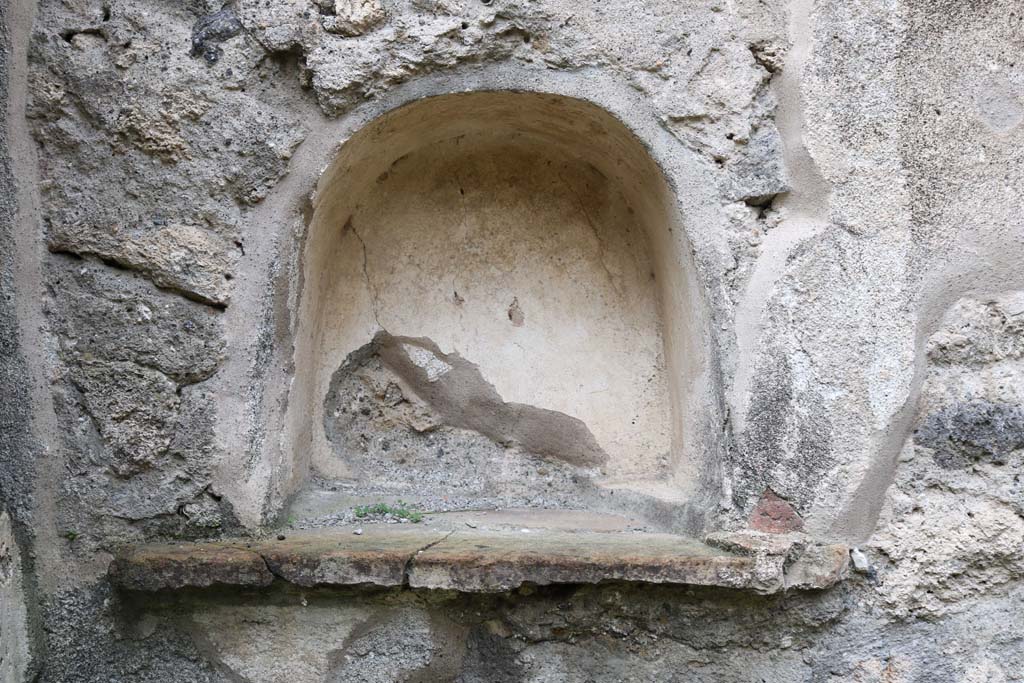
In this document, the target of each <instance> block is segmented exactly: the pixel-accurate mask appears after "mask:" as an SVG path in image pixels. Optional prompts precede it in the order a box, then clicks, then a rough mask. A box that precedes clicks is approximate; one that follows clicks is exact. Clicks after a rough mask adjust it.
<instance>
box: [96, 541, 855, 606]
mask: <svg viewBox="0 0 1024 683" xmlns="http://www.w3.org/2000/svg"><path fill="white" fill-rule="evenodd" d="M358 531H363V530H361V529H359V530H357V529H356V528H354V527H353V528H348V527H335V528H331V529H322V530H316V531H307V532H298V533H292V534H289V535H288V536H287V537H282V536H278V537H276V539H277V540H274V539H269V540H245V539H241V540H234V541H220V542H212V543H182V544H175V545H148V546H140V547H136V548H131V549H128V550H126V551H125V552H123V553H121V554H119V555H118V556H117V557H116V558H115V559H114V561H113V562H112V563H111V565H110V570H109V574H110V578H111V580H112V582H113V583H114V585H116V586H118V587H120V588H123V589H127V590H136V591H158V590H167V589H179V588H188V587H199V588H201V587H208V586H213V585H227V586H250V587H252V586H268V585H270V584H271V583H272V582H273V580H274V579H275V578H277V579H280V580H283V581H286V582H288V583H292V584H296V585H299V586H304V587H314V586H349V585H367V584H369V585H375V586H382V587H388V586H410V587H412V588H434V589H447V590H456V591H463V592H502V591H508V590H511V589H514V588H516V587H518V586H521V585H523V584H527V583H529V584H536V585H546V584H555V583H598V582H600V581H634V582H642V583H662V584H686V585H695V586H720V587H726V588H734V589H740V590H750V591H753V592H755V593H761V594H769V593H776V592H780V591H784V590H790V589H799V590H806V589H821V588H827V587H829V586H832V585H834V584H835V583H837V582H839V581H840V580H842V579H843V578H844V577H845V576H846V575H847V573H848V565H849V549H848V548H847V547H846V546H843V545H826V544H821V543H816V542H814V541H812V540H810V539H808V538H807V537H806V536H804V535H803V534H786V535H784V536H782V535H779V536H772V535H768V534H759V533H757V532H743V533H738V534H715V535H712V536H710V537H709V538H708V543H701V542H699V541H697V540H695V539H691V538H687V537H684V536H675V535H670V534H655V533H642V534H639V533H618V532H616V533H608V532H593V531H579V532H576V531H564V530H550V529H539V530H538V529H531V530H529V531H528V532H527V533H524V532H522V531H481V530H475V529H467V530H465V531H463V530H457V531H439V530H435V529H425V528H417V529H410V528H408V527H398V528H396V527H394V526H383V525H380V526H369V527H367V528H366V529H365V531H364V532H363V533H357V532H358Z"/></svg>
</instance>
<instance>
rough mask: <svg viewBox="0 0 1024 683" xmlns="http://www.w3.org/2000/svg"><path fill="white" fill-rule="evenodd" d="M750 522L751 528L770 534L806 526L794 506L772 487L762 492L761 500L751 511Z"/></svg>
mask: <svg viewBox="0 0 1024 683" xmlns="http://www.w3.org/2000/svg"><path fill="white" fill-rule="evenodd" d="M749 524H750V528H751V529H754V530H756V531H764V532H766V533H769V534H784V533H787V532H789V531H801V530H802V529H803V528H804V520H802V519H800V515H798V514H797V513H796V510H794V509H793V506H792V505H790V504H789V503H787V502H786V501H785V500H783V499H782V498H780V497H779V496H778V495H776V493H775V492H774V491H772V490H771V489H765V490H764V493H763V494H761V500H759V501H758V503H757V506H756V507H755V508H754V510H753V512H751V513H750V522H749Z"/></svg>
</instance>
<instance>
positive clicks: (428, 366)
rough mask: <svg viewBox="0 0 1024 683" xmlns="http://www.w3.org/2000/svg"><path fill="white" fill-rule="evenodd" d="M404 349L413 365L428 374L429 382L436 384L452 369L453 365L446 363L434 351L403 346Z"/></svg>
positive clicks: (419, 347) (409, 345)
mask: <svg viewBox="0 0 1024 683" xmlns="http://www.w3.org/2000/svg"><path fill="white" fill-rule="evenodd" d="M402 349H403V350H404V351H405V353H406V355H407V356H409V360H411V361H412V363H413V365H415V366H416V367H418V368H420V369H421V370H423V372H425V373H426V375H427V381H428V382H436V381H437V380H438V379H440V378H441V377H442V376H443V375H445V374H447V373H448V372H449V371H451V369H452V366H451V365H449V364H448V363H445V362H444V361H443V360H441V359H440V358H439V357H438V356H437V355H436V354H434V353H433V352H432V351H430V350H429V349H426V348H424V347H422V346H415V345H413V344H402Z"/></svg>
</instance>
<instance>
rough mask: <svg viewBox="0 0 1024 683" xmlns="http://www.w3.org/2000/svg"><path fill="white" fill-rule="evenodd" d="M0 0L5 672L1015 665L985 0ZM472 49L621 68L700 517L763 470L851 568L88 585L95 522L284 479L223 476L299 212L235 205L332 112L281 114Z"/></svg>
mask: <svg viewBox="0 0 1024 683" xmlns="http://www.w3.org/2000/svg"><path fill="white" fill-rule="evenodd" d="M0 11H2V12H3V15H2V16H3V28H4V31H3V36H4V39H5V40H6V41H7V44H9V45H10V47H11V49H9V50H5V51H4V53H3V55H4V57H3V61H0V73H2V74H3V78H4V80H2V81H0V84H2V85H4V86H5V87H4V91H5V94H6V95H7V98H6V101H7V102H8V116H7V126H6V127H5V129H4V136H3V138H2V139H0V142H2V143H3V144H0V152H2V154H0V157H2V159H3V164H2V165H0V190H2V191H0V254H2V262H0V284H2V289H3V293H4V296H3V297H0V349H2V353H0V376H2V379H3V381H2V382H0V419H2V422H3V429H2V430H0V505H2V507H3V510H2V511H0V519H3V520H4V521H3V522H2V528H0V598H2V599H3V606H2V607H0V617H2V619H0V622H2V623H0V672H2V674H3V676H5V677H6V678H5V680H8V679H9V680H22V679H27V678H28V676H30V675H31V674H30V673H27V672H31V671H33V670H36V671H39V672H40V676H39V679H40V680H46V681H102V680H118V681H121V680H138V681H144V680H149V681H203V680H209V681H239V680H247V681H276V680H282V679H283V678H288V677H297V678H302V679H303V680H323V681H335V680H336V681H358V680H366V681H389V680H406V681H415V680H422V681H428V680H462V681H494V680H508V681H576V680H580V681H582V680H599V681H614V680H678V681H701V680H707V681H712V680H713V681H753V680H780V681H849V680H853V681H933V680H943V681H946V680H949V681H972V682H973V681H1019V680H1024V674H1022V673H1021V672H1022V671H1024V617H1022V616H1021V615H1024V609H1022V607H1024V604H1022V602H1024V587H1022V581H1021V579H1022V575H1024V560H1022V551H1021V548H1022V545H1024V521H1022V520H1024V510H1022V495H1024V494H1022V488H1021V484H1020V481H1019V473H1020V469H1021V465H1022V458H1024V454H1022V447H1024V437H1022V432H1024V417H1022V408H1021V405H1022V400H1021V399H1022V397H1021V393H1020V392H1021V389H1020V387H1021V386H1024V365H1022V361H1021V338H1022V336H1024V329H1022V323H1021V321H1022V320H1024V308H1022V304H1021V296H1022V294H1021V292H1022V291H1024V275H1022V272H1024V271H1021V269H1020V267H1019V264H1020V263H1022V262H1024V224H1022V218H1021V217H1022V216H1024V211H1022V210H1021V209H1022V208H1024V207H1021V196H1022V192H1021V190H1022V188H1024V177H1022V175H1021V174H1022V173H1024V167H1022V166H1021V164H1020V163H1019V162H1018V160H1017V157H1018V156H1019V149H1020V148H1021V145H1022V143H1024V139H1022V136H1024V125H1022V121H1024V63H1021V62H1020V61H1019V59H1018V57H1019V54H1020V49H1021V47H1022V43H1024V12H1021V10H1020V8H1019V7H1018V6H1017V3H1016V2H1014V1H1013V0H997V1H994V2H987V3H980V2H968V1H967V0H963V1H959V0H957V1H953V0H950V1H943V2H935V1H934V0H927V1H926V0H860V1H858V2H848V3H829V2H814V1H813V0H793V1H792V2H789V3H783V2H763V1H762V2H755V1H753V0H750V1H747V0H743V1H739V0H738V1H736V2H721V3H716V2H707V3H703V2H701V3H696V2H695V3H679V2H674V1H673V2H667V1H666V2H647V3H637V2H635V1H627V0H620V1H614V2H603V3H578V2H562V1H561V0H544V1H543V2H541V1H536V2H527V1H526V0H507V1H506V0H492V1H490V2H487V1H480V2H477V1H476V0H472V1H471V0H462V1H456V0H430V1H424V0H393V1H390V2H388V1H385V2H383V3H380V2H377V1H376V0H353V1H351V2H348V1H344V0H340V1H339V2H336V3H330V2H319V1H318V2H314V1H313V0H308V1H307V0H287V1H282V2H271V3H268V2H250V1H249V0H240V1H239V2H237V3H234V4H229V5H226V6H224V7H222V6H220V4H219V3H212V2H210V3H206V2H201V1H198V0H193V1H191V2H180V3H179V2H171V1H169V0H164V1H160V0H111V1H110V2H100V1H98V0H67V1H65V2H57V1H56V0H42V2H40V3H39V4H38V7H36V6H35V3H33V2H31V1H30V0H23V1H21V2H15V3H12V4H10V5H9V6H7V7H5V8H4V9H2V10H0ZM33 15H34V16H33ZM484 69H497V70H499V71H501V70H502V69H508V70H510V71H512V70H516V71H517V73H525V74H538V75H537V78H538V79H539V78H541V76H540V75H539V74H544V75H545V77H548V76H550V75H551V74H554V75H555V76H557V77H558V78H565V79H568V80H572V79H595V78H596V77H595V74H601V77H602V78H604V77H607V78H610V79H613V80H616V81H618V82H621V83H623V84H625V87H626V88H627V89H633V90H635V91H636V92H639V93H640V95H641V96H642V98H643V99H645V100H646V101H647V102H648V103H649V105H650V107H651V109H652V111H653V112H654V114H655V118H656V120H657V125H658V126H660V127H661V128H662V129H664V130H665V131H667V132H668V133H669V134H670V135H671V137H672V139H674V140H675V141H676V143H677V144H678V146H679V147H678V150H675V151H670V152H666V153H667V154H671V155H679V156H680V157H681V158H683V159H685V163H686V164H689V165H690V166H692V168H694V169H699V170H700V171H701V173H702V174H703V175H704V177H705V178H706V185H701V186H698V185H694V186H692V187H678V188H676V189H677V191H679V193H680V195H681V196H683V197H684V199H683V200H682V202H683V204H684V206H685V207H686V208H687V209H688V210H689V213H688V215H687V225H686V229H687V231H688V236H689V239H690V241H691V243H692V245H693V250H694V255H695V259H696V263H697V270H698V273H697V275H698V278H699V280H700V282H701V283H702V286H703V287H704V289H705V292H706V297H707V300H708V303H709V306H710V308H711V311H712V318H713V320H712V324H711V325H710V328H711V329H712V331H713V332H714V334H715V335H716V344H717V346H718V347H719V348H720V349H721V358H720V359H719V364H720V366H721V367H720V371H721V375H722V377H721V392H722V396H723V402H724V404H725V405H726V406H727V408H728V420H727V422H726V424H725V425H724V427H723V443H724V444H725V445H726V446H727V448H726V449H724V450H723V452H722V453H721V458H722V466H723V469H724V471H725V474H726V476H725V483H726V487H725V490H724V491H722V492H721V495H719V496H718V497H717V499H716V503H717V504H719V505H720V506H721V510H720V516H719V519H718V520H716V521H717V523H719V524H722V525H742V524H744V523H745V521H746V520H747V519H748V518H749V516H750V514H751V511H752V509H753V508H754V507H755V505H756V504H757V503H758V501H760V500H764V499H765V498H764V495H765V491H767V490H770V491H772V492H773V497H779V498H781V499H784V500H786V501H788V503H789V505H791V506H792V508H793V510H795V512H796V513H797V514H798V515H800V518H801V519H802V523H803V524H804V526H805V528H806V529H807V530H808V531H810V532H812V533H814V534H817V535H822V536H835V537H839V538H844V539H846V540H852V541H855V542H858V543H861V551H860V552H859V553H858V554H857V555H856V556H855V558H854V559H855V561H856V562H857V564H858V566H859V568H860V570H861V573H859V574H858V575H857V576H856V577H855V578H854V579H853V580H851V581H850V582H849V583H848V584H847V585H844V586H842V587H840V588H838V589H835V590H832V591H828V592H824V593H820V594H816V593H812V594H803V595H783V596H778V597H773V598H755V597H751V596H745V595H739V594H733V593H729V592H726V591H708V590H691V589H668V588H651V587H643V586H627V585H610V586H599V587H585V588H579V587H564V588H557V589H556V588H545V589H536V590H524V591H521V592H519V593H516V594H513V595H506V596H497V597H471V596H457V595H449V594H436V593H430V592H415V591H402V592H349V593H344V592H339V593H335V592H325V591H313V592H308V593H298V592H292V591H285V590H279V591H275V592H274V593H272V594H271V596H269V597H267V596H254V595H250V594H246V593H242V592H238V593H226V594H223V595H216V596H211V595H208V594H201V595H200V594H197V595H184V596H180V597H174V598H171V597H164V598H161V599H160V600H158V601H155V602H136V601H134V600H133V599H132V598H130V597H127V596H123V595H118V594H116V593H113V592H111V590H110V588H109V587H108V586H107V585H106V583H105V581H104V579H103V577H102V574H103V570H104V568H105V565H106V561H107V560H108V559H109V552H110V551H111V550H113V549H114V548H115V547H116V546H117V545H118V544H119V543H124V542H130V541H137V540H144V539H152V538H165V537H171V538H191V537H198V536H209V535H215V534H217V533H221V532H230V531H237V530H238V529H239V528H240V526H255V525H256V524H258V523H259V522H261V521H266V518H267V517H269V516H271V515H272V514H273V513H274V512H275V509H276V508H275V505H279V503H280V500H279V499H280V498H282V497H283V493H281V491H283V490H284V489H283V488H281V489H280V491H278V493H275V492H274V487H273V486H271V487H270V489H271V492H270V493H268V494H267V495H266V496H260V497H258V498H257V499H255V500H249V499H246V498H244V496H241V495H240V494H238V493H237V492H236V491H234V490H231V488H230V486H227V487H226V486H225V482H231V481H232V479H233V477H234V476H235V475H236V474H238V475H239V476H238V478H239V479H244V478H259V477H264V478H270V477H271V476H272V474H271V473H270V472H269V471H268V470H272V469H273V464H274V461H273V458H272V457H265V453H266V452H268V450H272V447H271V445H268V444H269V443H270V442H271V441H272V438H271V436H272V433H273V428H272V425H273V423H272V419H271V418H272V417H273V416H274V415H276V414H277V413H279V412H280V410H281V406H280V405H278V404H277V403H275V402H274V401H272V400H271V401H267V400H265V393H264V391H263V387H264V386H265V385H268V384H275V383H282V382H285V381H286V380H287V368H288V360H287V359H288V353H289V351H290V350H289V349H288V348H287V343H285V342H287V340H288V339H289V326H290V324H291V322H290V321H289V318H288V311H289V310H291V309H293V308H294V301H295V297H297V296H298V292H297V289H298V288H299V287H301V283H300V282H298V280H297V278H296V276H295V263H296V259H297V257H296V254H297V253H298V249H299V247H298V246H297V245H298V243H299V242H300V241H301V240H300V239H299V238H300V237H301V232H302V226H301V223H302V221H301V215H300V214H297V216H299V217H298V218H296V219H294V220H292V221H291V222H289V221H286V220H281V221H279V222H278V223H277V224H271V222H269V221H266V220H265V219H266V214H265V213H261V212H260V211H261V207H262V206H266V205H267V204H268V202H273V201H276V200H277V199H279V198H280V197H279V196H280V195H289V196H290V195H291V194H295V198H294V199H295V202H294V203H295V204H297V205H301V204H302V203H303V201H304V199H305V197H306V196H308V193H309V192H310V191H311V189H312V188H311V187H310V186H308V185H301V184H300V185H299V186H298V187H296V186H293V185H289V184H288V181H289V180H292V179H294V178H296V177H302V175H301V172H302V169H301V168H297V167H296V164H295V163H293V161H292V160H293V157H295V158H298V157H296V156H295V155H299V154H301V153H302V152H303V150H304V148H309V147H311V146H321V147H328V148H330V147H333V145H335V144H336V143H337V142H340V140H338V139H332V140H324V139H319V138H316V137H315V136H314V137H311V136H310V135H309V133H310V131H324V130H335V129H333V128H328V124H329V122H331V121H335V120H337V121H342V122H344V121H347V120H350V119H347V118H346V117H350V116H351V117H354V118H352V119H351V120H352V121H354V122H356V123H358V122H359V121H360V120H361V119H360V116H366V115H367V114H365V112H370V113H373V112H374V111H377V112H378V113H379V111H380V110H375V109H374V107H380V108H386V107H387V103H388V101H389V100H388V98H389V97H397V96H398V94H401V93H411V94H409V95H402V96H410V97H411V96H415V94H416V92H418V91H417V90H416V88H417V87H420V86H418V85H417V84H418V83H421V82H423V81H424V80H425V79H435V82H436V80H437V79H451V82H452V83H453V87H457V88H462V87H465V88H472V87H473V85H474V83H475V82H476V81H475V80H474V79H475V78H477V77H478V76H477V75H476V74H478V73H480V72H481V71H482V70H484ZM555 76H552V77H555ZM7 78H10V82H9V83H8V81H7V80H6V79H7ZM403 88H404V89H405V90H403ZM26 94H27V97H26ZM360 112H364V113H362V114H361V113H360ZM29 130H30V131H31V136H30V135H29ZM350 132H351V131H350ZM12 136H13V137H12ZM314 170H319V169H314ZM709 188H710V189H709ZM285 199H287V197H286V198H285ZM289 201H290V200H289ZM268 434H269V436H268ZM239 453H242V454H243V455H244V456H245V457H244V462H242V463H241V465H239V466H238V467H237V468H236V467H235V465H231V464H225V463H229V462H230V461H231V460H232V458H234V457H237V455H238V454H239ZM225 472H226V473H227V474H225ZM239 473H240V474H239ZM275 486H277V485H276V484H275ZM281 486H283V485H281ZM275 495H277V496H278V500H276V502H275ZM5 515H6V516H5ZM8 517H9V518H10V520H11V522H10V526H9V527H8V523H7V521H6V520H7V518H8Z"/></svg>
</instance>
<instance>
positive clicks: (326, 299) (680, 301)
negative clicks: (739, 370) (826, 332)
mask: <svg viewBox="0 0 1024 683" xmlns="http://www.w3.org/2000/svg"><path fill="white" fill-rule="evenodd" d="M674 212H675V202H674V199H673V197H672V195H671V192H670V191H669V190H668V188H667V186H666V184H665V182H664V178H663V177H662V175H661V173H660V170H659V169H658V168H657V166H656V165H655V164H654V163H653V161H652V160H651V159H650V157H649V156H648V154H647V152H646V150H645V149H644V147H643V145H641V144H640V143H639V141H638V140H636V139H635V138H634V137H633V136H632V134H631V133H630V132H629V131H628V130H627V129H626V128H625V127H624V126H623V125H622V124H621V123H620V122H618V121H617V120H616V119H614V118H613V117H611V116H610V115H609V114H607V112H604V111H603V110H601V109H599V108H597V107H595V106H594V105H590V104H587V103H585V102H582V101H579V100H573V99H571V98H566V97H560V96H552V95H541V94H533V93H511V92H488V93H471V94H463V95H451V96H441V97H435V98H429V99H426V100H421V101H419V102H416V103H413V104H411V105H407V106H406V107H403V108H401V109H398V110H395V111H394V112H392V113H390V114H388V115H385V116H383V117H381V119H378V120H377V121H375V122H372V123H371V124H369V125H368V126H366V127H365V128H364V129H363V130H361V131H359V132H358V133H357V134H356V135H355V136H353V138H351V139H350V140H349V141H348V142H346V144H345V145H344V146H343V147H342V151H341V153H340V155H339V157H338V159H337V160H336V161H335V163H334V164H333V165H332V167H331V168H329V169H328V171H326V172H325V175H324V177H323V178H322V180H321V183H320V186H319V188H318V192H317V201H316V206H315V207H314V211H313V216H312V218H311V221H310V227H309V236H308V239H307V244H306V247H305V256H304V261H303V276H304V278H305V288H304V293H303V297H302V301H301V307H300V313H299V316H298V320H299V330H298V334H297V342H296V356H295V360H296V364H295V367H296V380H295V387H296V391H295V392H294V394H293V398H294V400H290V402H289V403H290V409H291V410H292V412H291V420H290V423H289V436H288V437H287V438H289V439H290V440H291V442H292V443H294V444H296V446H295V447H294V449H293V450H294V452H295V453H296V457H303V456H305V457H308V461H307V462H305V463H297V466H296V471H297V472H298V474H297V475H296V478H297V480H298V481H299V483H298V484H297V487H298V488H302V489H303V490H304V491H307V492H308V491H310V490H314V489H316V490H318V491H320V492H322V491H324V490H331V491H332V492H335V493H339V496H337V498H338V500H348V501H349V502H359V503H361V502H365V500H366V498H367V497H371V498H389V497H390V498H392V499H394V498H403V499H405V500H426V501H428V504H427V505H426V507H428V508H431V509H460V508H466V507H473V506H480V505H483V506H492V507H508V506H528V507H529V506H535V507H544V506H556V507H565V508H588V509H589V508H592V507H594V506H600V505H612V506H614V505H618V504H620V503H618V502H616V503H611V502H609V501H611V499H612V498H615V500H616V501H622V503H621V504H623V505H628V504H629V501H630V500H635V498H636V496H640V497H644V496H647V497H651V498H654V499H657V500H660V501H663V502H664V501H667V502H670V503H673V504H674V503H680V504H682V503H684V502H685V501H686V498H687V495H688V493H687V491H688V489H689V488H690V487H691V484H692V483H693V482H692V479H691V475H690V472H691V470H692V467H691V465H692V462H691V460H692V459H691V458H690V457H689V455H688V453H687V443H686V439H685V438H684V435H683V431H684V430H683V427H682V425H683V424H684V422H686V419H685V418H686V416H685V415H684V414H683V413H682V404H683V402H684V401H686V400H689V399H688V395H689V392H690V391H691V390H692V387H691V384H692V382H693V377H692V373H693V372H694V369H693V368H694V365H695V361H694V360H693V358H694V357H696V356H697V355H698V354H695V353H693V352H692V349H693V347H694V341H695V340H696V339H697V338H698V337H699V334H700V333H699V331H698V329H699V326H698V325H694V324H693V322H694V320H693V317H694V316H695V315H696V313H695V310H694V306H695V303H694V300H693V299H692V296H691V295H692V292H691V291H690V286H689V280H688V275H689V273H688V271H687V268H688V267H689V266H686V265H685V258H686V257H687V256H688V254H689V248H688V247H687V246H686V245H685V243H684V242H683V241H681V240H678V238H677V237H676V236H675V234H674V233H673V229H672V226H673V224H674V223H675V222H677V220H678V219H677V217H676V215H675V213H674ZM676 234H678V233H676ZM681 255H682V256H681ZM655 274H656V276H655ZM302 482H305V483H302ZM612 493H618V494H619V495H615V496H612V495H611V494H612ZM346 496H347V498H346ZM300 497H301V496H300ZM357 499H358V500H357ZM602 501H603V502H602Z"/></svg>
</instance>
